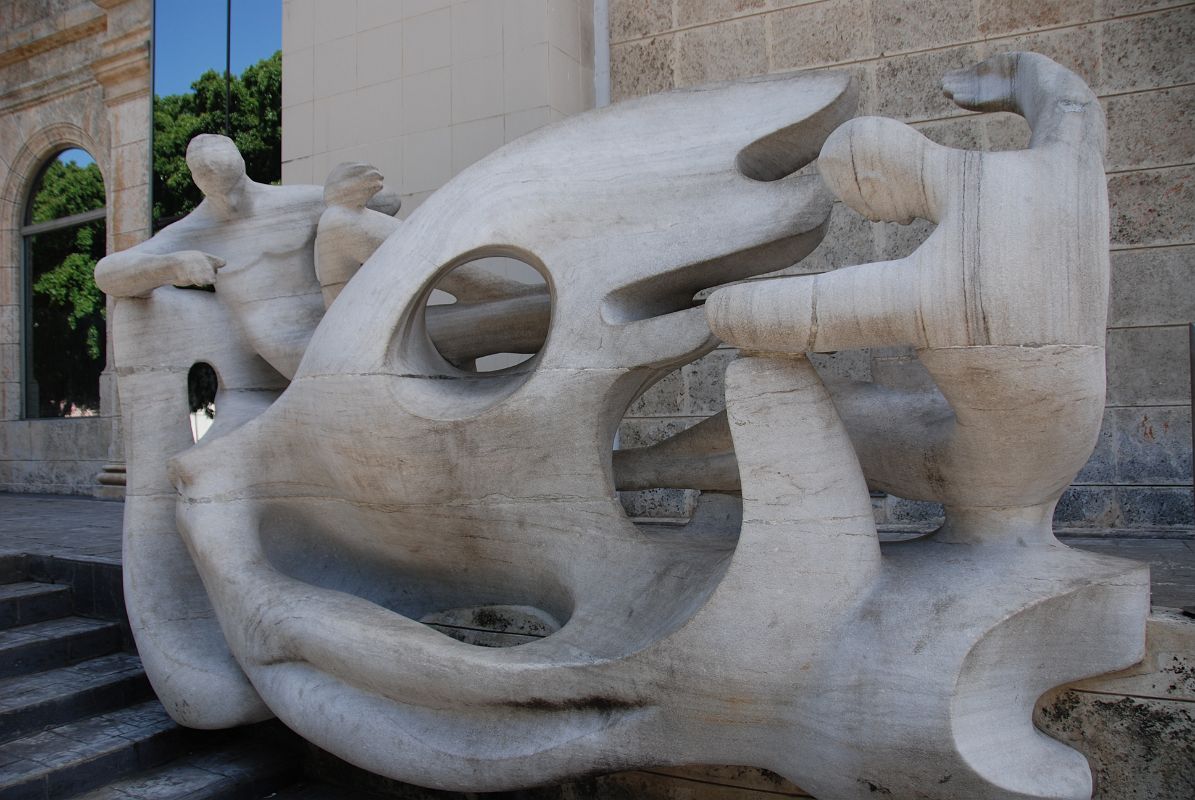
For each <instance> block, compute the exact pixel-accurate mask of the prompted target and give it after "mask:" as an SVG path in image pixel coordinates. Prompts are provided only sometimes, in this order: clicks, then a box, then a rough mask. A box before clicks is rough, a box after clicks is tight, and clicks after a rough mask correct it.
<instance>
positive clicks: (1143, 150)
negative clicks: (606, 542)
mask: <svg viewBox="0 0 1195 800" xmlns="http://www.w3.org/2000/svg"><path fill="white" fill-rule="evenodd" d="M609 25H610V42H611V45H610V72H611V91H612V96H613V99H614V100H615V101H618V100H619V99H625V98H628V97H634V96H638V95H642V94H648V93H651V92H656V91H662V90H664V89H669V88H673V87H679V86H689V85H692V84H696V83H700V82H702V81H709V80H723V79H731V78H739V77H745V76H748V75H756V74H761V73H766V72H779V71H785V70H791V69H806V68H809V69H824V68H841V69H847V70H850V71H851V72H852V73H854V74H855V76H856V77H857V79H858V80H859V83H860V86H861V88H862V101H861V106H862V107H861V109H860V111H861V113H864V114H880V115H885V116H893V117H897V118H899V119H902V120H905V121H908V122H910V123H912V124H913V125H914V126H915V127H917V128H918V129H920V130H921V131H922V132H923V133H925V134H926V135H927V136H929V137H930V138H932V139H934V140H936V141H938V142H940V143H942V144H947V145H953V146H958V147H971V148H982V149H1009V148H1014V147H1020V146H1023V144H1024V143H1025V141H1026V139H1027V132H1028V129H1027V127H1026V125H1025V124H1024V122H1023V121H1022V120H1021V119H1020V118H1018V117H1014V116H1013V115H1011V114H993V115H982V116H981V115H976V114H970V113H968V112H964V111H962V110H961V109H959V108H957V107H955V106H954V105H953V104H951V103H950V102H949V101H948V100H947V99H946V98H945V97H943V96H942V93H941V91H940V90H939V89H938V85H939V80H940V78H941V76H942V74H943V73H944V72H945V71H947V70H950V69H953V68H955V67H960V66H965V65H968V64H971V63H974V62H976V61H978V60H980V59H982V58H984V57H986V56H987V55H989V54H991V53H994V52H999V51H1005V50H1036V51H1038V52H1040V53H1044V54H1046V55H1048V56H1050V57H1052V58H1054V59H1055V60H1057V61H1059V62H1060V63H1062V64H1064V65H1066V66H1067V67H1070V68H1071V69H1073V70H1075V71H1076V72H1078V73H1079V74H1080V75H1081V76H1082V77H1083V78H1085V79H1086V80H1087V81H1088V82H1089V83H1090V84H1091V86H1092V87H1093V88H1094V89H1095V91H1096V92H1097V93H1098V94H1099V95H1100V98H1101V100H1102V102H1103V104H1104V107H1105V109H1106V110H1107V112H1108V128H1109V148H1108V160H1107V167H1108V173H1109V176H1108V184H1109V190H1110V192H1109V193H1110V196H1111V203H1112V250H1113V253H1112V265H1113V286H1112V304H1111V311H1110V314H1109V320H1108V323H1109V329H1108V409H1107V412H1106V414H1105V419H1104V430H1103V433H1102V434H1101V437H1100V441H1099V445H1098V447H1097V449H1096V452H1095V455H1094V456H1093V457H1092V459H1091V462H1090V463H1089V464H1088V466H1087V468H1086V469H1085V470H1084V471H1083V473H1082V474H1080V476H1079V478H1078V481H1077V484H1076V486H1075V487H1074V488H1072V489H1071V491H1070V492H1069V493H1068V494H1067V496H1066V497H1064V498H1063V502H1062V503H1061V504H1060V506H1059V513H1058V516H1057V518H1056V519H1057V522H1058V523H1059V524H1060V525H1064V526H1076V527H1083V526H1094V527H1134V528H1152V527H1169V526H1186V527H1189V526H1190V525H1191V524H1192V523H1193V522H1195V511H1193V509H1192V495H1191V416H1190V405H1189V403H1190V394H1189V392H1190V377H1189V372H1188V359H1187V345H1186V338H1187V337H1186V331H1185V329H1184V328H1183V327H1181V326H1182V325H1184V324H1185V323H1187V322H1189V321H1191V320H1192V319H1193V318H1195V288H1193V287H1195V5H1193V4H1191V3H1179V2H1167V0H1152V1H1151V0H820V1H817V2H790V1H789V2H786V1H785V0H610V20H609ZM928 230H929V226H928V225H927V224H924V223H921V224H914V225H913V226H909V227H902V226H899V225H883V224H881V225H873V224H870V223H868V222H866V221H865V220H863V219H862V218H861V217H859V216H858V215H856V214H854V213H853V212H851V211H850V210H849V209H847V208H845V207H843V206H841V205H839V206H838V207H836V209H835V213H834V217H833V222H832V225H831V229H830V232H829V234H828V236H827V239H826V242H825V243H824V244H823V245H822V247H821V248H820V249H819V250H818V251H817V252H816V253H814V254H813V255H812V256H811V257H810V258H809V259H808V260H807V261H806V262H805V263H803V264H802V265H801V267H800V271H806V272H815V271H820V270H824V269H832V268H834V267H838V266H844V265H848V264H856V263H860V262H864V261H874V260H878V259H885V258H895V257H899V256H903V255H905V254H907V253H909V252H910V251H911V250H912V249H913V248H914V247H915V246H916V245H917V244H918V243H920V242H921V241H922V240H923V239H924V237H925V235H926V234H927V232H928ZM724 357H725V356H716V357H715V360H722V359H723V358H724ZM905 357H907V356H906V355H905V354H902V353H900V352H895V351H890V352H874V353H872V354H871V358H870V359H867V358H865V357H864V354H861V353H855V354H840V356H838V357H837V360H838V362H839V368H840V369H843V370H845V371H846V372H848V373H849V374H852V375H855V376H857V377H861V378H868V377H875V378H877V379H882V378H883V377H884V376H885V374H886V368H887V367H888V366H890V365H891V364H892V359H901V358H905ZM711 380H713V377H712V373H710V372H709V371H705V372H698V373H697V374H694V372H693V369H692V368H690V370H689V374H687V375H686V376H684V378H683V380H672V381H666V382H665V383H663V384H661V386H660V387H659V388H658V389H656V390H654V391H653V392H652V393H650V394H649V396H648V397H646V398H645V399H644V401H642V402H641V403H639V404H638V405H637V406H636V407H635V408H634V409H632V415H631V417H630V418H629V419H628V420H627V422H626V423H624V426H623V430H624V441H628V442H633V443H635V444H645V443H649V442H652V441H655V440H657V439H659V438H660V437H662V436H663V435H665V434H666V433H668V432H672V431H675V430H677V429H679V428H682V427H684V426H686V425H688V424H692V423H693V422H695V421H696V420H697V419H699V418H700V417H701V416H703V415H705V414H707V413H709V412H710V410H711V409H712V408H714V406H712V405H711V404H710V403H709V402H708V399H707V398H705V395H704V394H703V392H704V390H699V391H698V392H696V393H695V392H694V389H693V385H694V384H696V385H697V386H698V387H701V386H704V385H706V384H708V383H709V382H710V381H711ZM670 502H671V505H672V506H673V507H677V506H678V501H677V499H676V498H672V499H671V501H670ZM657 505H658V503H657ZM665 505H668V503H665ZM878 511H879V514H880V518H881V520H882V521H887V522H897V523H899V522H906V521H907V522H917V521H919V520H921V519H923V518H924V516H923V515H924V513H925V510H924V509H923V508H921V507H918V506H917V505H916V504H910V503H906V502H903V501H898V500H896V499H894V498H889V499H888V500H886V501H884V503H883V505H882V507H880V508H879V509H878Z"/></svg>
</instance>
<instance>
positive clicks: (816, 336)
mask: <svg viewBox="0 0 1195 800" xmlns="http://www.w3.org/2000/svg"><path fill="white" fill-rule="evenodd" d="M943 86H944V88H945V90H946V92H947V94H948V95H949V96H951V97H952V98H953V99H954V101H955V102H956V103H958V104H959V105H961V106H963V107H964V108H971V109H976V110H987V109H1010V108H1011V109H1015V110H1017V111H1018V112H1019V113H1021V114H1023V115H1025V116H1026V117H1027V118H1028V119H1029V121H1030V124H1031V125H1032V127H1033V130H1034V138H1033V141H1032V144H1031V147H1030V148H1029V149H1028V150H1022V151H1016V152H1009V153H980V152H975V151H965V150H954V149H951V148H945V147H942V146H940V145H936V144H934V143H932V142H930V141H929V140H928V139H926V138H924V137H923V136H922V135H921V134H919V133H916V132H915V131H914V130H913V129H912V128H910V127H908V126H905V125H902V124H900V123H897V122H895V121H893V120H887V119H881V118H861V119H857V120H852V121H851V122H849V123H847V124H846V125H844V126H843V127H842V128H840V129H839V130H838V131H835V133H834V134H833V135H832V136H831V137H830V139H829V140H828V141H827V143H826V145H825V146H824V147H823V149H822V154H821V157H820V159H819V161H818V168H819V171H820V172H821V173H822V175H823V177H824V178H825V179H826V181H827V184H828V185H829V186H830V188H831V189H832V190H833V191H834V192H835V194H837V195H838V196H839V197H840V198H841V199H842V200H843V201H844V202H845V203H846V204H847V205H849V206H851V207H852V208H854V209H855V210H857V211H858V212H859V213H861V214H863V215H864V216H867V217H868V218H870V219H873V220H890V221H896V222H903V223H908V222H910V221H912V220H913V219H915V218H920V219H928V220H930V221H932V222H935V223H937V227H936V228H935V230H934V232H933V233H932V234H931V235H930V237H929V238H928V240H926V241H925V243H924V244H922V245H921V246H920V247H919V248H918V249H917V250H916V251H914V252H913V254H912V255H910V256H908V257H907V258H903V259H899V260H895V261H887V262H876V263H871V264H861V265H857V266H852V267H846V268H843V269H839V270H836V271H834V272H828V273H825V274H822V275H819V276H814V277H803V276H795V277H790V278H781V279H776V280H773V281H766V282H762V281H761V282H755V283H752V284H747V285H740V286H734V287H730V288H727V289H722V290H719V291H717V292H715V293H714V294H713V295H711V297H710V299H709V301H707V304H706V308H707V309H708V311H709V314H710V321H711V325H712V327H713V329H714V330H715V332H716V333H718V334H719V336H721V337H722V338H723V339H724V340H726V341H728V342H729V343H731V344H734V345H737V346H739V347H743V348H750V349H754V350H767V351H793V352H803V351H806V350H808V351H813V352H819V351H820V352H825V351H833V350H842V349H850V348H858V347H867V346H884V345H889V346H890V345H912V346H914V347H916V348H917V349H918V356H919V359H920V361H921V363H922V364H923V365H924V366H925V368H926V369H927V370H928V371H929V373H930V375H932V376H933V379H934V381H935V382H936V384H937V387H938V388H939V389H940V391H941V395H936V393H934V394H925V395H921V394H917V393H909V392H899V391H895V390H888V389H883V388H881V387H877V386H873V385H861V386H858V387H854V388H851V389H850V390H845V389H844V390H842V391H839V392H836V394H835V402H836V404H837V405H838V408H839V411H840V413H842V414H843V416H844V418H846V420H847V425H848V428H849V429H850V430H851V433H852V440H853V441H854V443H855V447H856V449H857V450H858V451H859V457H860V460H861V462H862V464H863V469H864V473H865V474H866V475H867V476H868V480H869V482H870V483H871V485H872V486H873V487H876V488H880V489H883V490H884V491H887V492H890V493H892V494H895V495H898V496H900V497H905V498H912V499H921V500H933V501H938V502H942V503H944V504H945V505H946V511H947V514H946V525H945V527H944V528H943V529H942V531H940V532H939V536H940V537H941V538H943V539H946V540H951V541H983V540H996V541H1001V540H1004V541H1009V540H1012V541H1021V542H1028V541H1037V542H1043V543H1048V542H1052V541H1054V538H1053V533H1052V529H1051V517H1052V513H1053V510H1054V506H1055V504H1056V503H1057V501H1058V498H1059V496H1060V495H1061V494H1062V492H1063V490H1064V489H1065V488H1066V487H1067V485H1068V484H1069V483H1070V481H1071V480H1072V479H1073V478H1074V476H1075V474H1076V473H1077V472H1078V471H1079V469H1080V468H1082V466H1083V463H1084V462H1085V461H1086V459H1087V457H1088V456H1089V455H1090V453H1091V449H1092V446H1093V444H1094V442H1095V437H1096V435H1097V434H1098V431H1099V427H1100V421H1101V417H1102V410H1103V404H1104V394H1105V379H1104V352H1103V344H1104V325H1105V319H1106V316H1107V304H1108V280H1109V262H1108V250H1107V238H1106V237H1107V225H1108V211H1107V199H1106V198H1107V195H1106V189H1105V184H1104V175H1103V154H1104V148H1105V132H1104V115H1103V111H1102V109H1101V108H1100V106H1099V102H1098V101H1097V100H1096V99H1095V96H1094V95H1093V94H1092V93H1091V91H1090V90H1089V89H1088V88H1087V86H1086V85H1085V84H1084V83H1083V82H1082V81H1081V80H1080V79H1079V78H1078V77H1077V76H1075V75H1074V73H1071V72H1070V71H1068V70H1066V69H1064V68H1063V67H1061V66H1059V65H1058V64H1056V63H1054V62H1053V61H1050V60H1049V59H1047V58H1045V57H1044V56H1040V55H1036V54H1026V53H1017V54H1006V55H1000V56H995V57H993V58H992V59H989V60H987V61H985V62H983V63H982V64H980V65H978V66H976V67H974V68H971V69H969V70H962V71H958V72H953V73H950V74H948V75H947V76H946V78H945V79H944V81H943ZM1075 186H1080V187H1082V188H1081V189H1079V190H1075V189H1074V188H1073V187H1075Z"/></svg>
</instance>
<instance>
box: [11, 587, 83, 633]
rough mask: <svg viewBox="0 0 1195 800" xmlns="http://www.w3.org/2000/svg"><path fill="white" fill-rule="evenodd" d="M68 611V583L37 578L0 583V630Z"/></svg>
mask: <svg viewBox="0 0 1195 800" xmlns="http://www.w3.org/2000/svg"><path fill="white" fill-rule="evenodd" d="M70 613H71V590H70V587H68V586H56V585H54V584H52V583H38V582H36V581H17V582H14V583H8V584H4V585H0V629H8V628H15V627H17V626H19V625H32V624H34V623H36V622H45V621H46V620H51V619H58V618H59V617H65V616H67V615H69V614H70Z"/></svg>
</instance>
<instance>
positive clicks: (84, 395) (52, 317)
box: [28, 159, 105, 416]
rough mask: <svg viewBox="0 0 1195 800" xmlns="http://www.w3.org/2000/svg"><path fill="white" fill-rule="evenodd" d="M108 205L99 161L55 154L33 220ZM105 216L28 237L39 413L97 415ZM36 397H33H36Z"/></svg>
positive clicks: (37, 194) (38, 191)
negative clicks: (99, 265)
mask: <svg viewBox="0 0 1195 800" xmlns="http://www.w3.org/2000/svg"><path fill="white" fill-rule="evenodd" d="M103 207H104V179H103V177H102V176H101V175H100V170H99V167H97V166H96V165H95V164H94V163H91V164H88V165H86V166H80V165H78V164H75V163H72V162H70V161H65V160H59V159H55V160H54V161H51V162H50V163H49V164H48V165H47V166H46V168H45V170H43V172H42V175H41V179H40V181H39V183H38V185H37V188H36V190H35V191H34V194H33V197H32V198H31V200H30V207H29V221H30V222H32V223H38V222H49V221H50V220H54V219H60V218H62V217H69V216H71V215H74V214H81V213H83V212H84V211H91V210H94V209H97V208H103ZM104 240H105V227H104V222H103V221H102V220H96V221H93V222H87V223H84V224H82V225H76V226H74V227H70V228H62V229H59V230H53V231H47V232H45V233H39V234H36V235H34V236H31V237H29V241H28V253H29V261H30V263H29V275H30V280H31V283H32V285H31V286H30V292H31V295H32V298H31V299H32V306H31V308H30V309H29V314H30V325H31V327H32V333H33V341H32V342H31V347H32V364H31V366H32V376H31V377H32V379H33V382H34V384H35V385H36V400H35V403H36V409H35V408H32V407H31V408H30V409H29V411H30V412H31V413H36V414H37V415H38V416H60V415H63V414H77V413H95V412H96V410H98V407H99V385H98V378H99V373H100V370H102V369H103V366H104V365H103V361H104V296H103V294H101V293H100V290H99V289H98V288H96V285H95V278H94V272H95V264H96V261H98V260H99V259H100V258H102V257H103V255H104V249H105V241H104ZM30 399H31V401H33V399H34V398H33V395H31V398H30Z"/></svg>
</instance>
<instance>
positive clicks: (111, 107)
mask: <svg viewBox="0 0 1195 800" xmlns="http://www.w3.org/2000/svg"><path fill="white" fill-rule="evenodd" d="M151 16H152V0H94V2H89V1H88V0H5V1H4V2H2V3H0V192H2V195H0V491H35V492H53V493H62V494H93V493H103V492H104V491H106V490H105V488H104V487H105V486H110V487H113V488H115V489H116V490H117V491H119V486H120V485H121V484H122V482H123V478H122V472H121V467H120V465H119V462H120V436H119V416H118V412H117V409H116V392H115V383H116V382H115V380H114V379H113V376H112V375H111V372H110V370H108V369H107V368H106V364H107V361H106V355H107V352H108V350H107V348H106V347H105V346H104V345H105V341H104V339H105V338H106V337H105V336H104V333H103V327H102V323H101V324H99V325H98V327H97V328H96V334H97V336H98V339H99V341H97V342H95V343H94V352H93V356H94V357H96V358H98V359H99V360H100V364H99V365H96V366H95V367H94V372H95V373H96V374H93V375H89V376H88V379H89V380H90V381H92V382H95V381H96V380H97V379H98V384H99V385H98V387H89V388H88V389H86V390H84V391H83V394H85V395H88V396H92V397H98V402H95V403H91V402H89V403H85V404H82V405H76V404H74V403H72V402H70V401H69V399H68V398H67V397H66V395H65V394H62V392H61V390H60V387H52V386H51V385H50V384H52V383H53V381H52V380H47V378H49V377H50V375H49V372H50V371H51V370H50V367H51V366H52V365H48V364H47V363H46V362H47V361H52V360H54V359H55V356H56V354H55V353H54V352H53V350H54V342H52V341H51V342H49V343H47V342H44V341H43V342H35V340H36V339H37V338H38V337H39V336H43V335H49V334H48V332H47V331H46V327H47V326H45V325H44V322H45V320H44V319H39V318H36V316H35V310H37V309H35V308H34V305H35V301H34V299H33V295H34V292H33V286H32V284H33V283H35V278H36V277H37V276H38V275H39V274H40V273H39V270H41V269H42V267H43V265H42V264H34V263H32V262H33V261H34V260H35V259H34V258H33V256H34V255H36V253H37V248H38V240H39V239H40V238H42V237H46V236H49V235H51V234H53V233H54V232H55V231H63V230H70V229H71V223H72V222H75V221H77V220H79V219H82V218H84V217H86V218H87V219H89V220H92V221H94V222H96V223H99V224H98V225H97V226H96V230H97V231H102V233H101V234H99V235H100V236H101V237H102V239H103V240H104V241H103V245H102V250H104V249H106V250H107V251H113V250H120V249H123V248H125V247H129V246H130V245H133V244H135V243H137V242H139V241H141V240H142V239H144V238H145V237H147V236H148V235H149V225H150V222H149V136H150V101H151V98H150V49H149V44H150V24H151ZM80 150H81V151H84V152H85V153H86V154H87V156H89V157H90V159H93V160H94V164H95V166H96V167H97V168H98V170H99V174H100V176H102V181H103V201H102V203H101V204H100V207H99V209H92V210H91V211H92V213H91V214H90V216H89V215H88V214H86V213H85V214H82V215H77V216H75V215H72V216H70V217H67V218H64V219H59V220H53V221H48V222H42V223H38V222H35V217H34V215H33V213H32V206H33V204H34V201H35V199H36V198H35V195H36V194H37V192H38V191H39V188H40V183H41V179H42V178H43V176H44V175H45V174H46V171H47V169H48V168H49V166H50V165H51V164H52V163H53V162H55V160H56V159H57V158H58V157H59V156H60V154H62V153H64V151H72V152H77V151H80ZM100 209H102V211H101V210H100ZM97 217H98V218H97ZM84 224H86V223H84ZM102 250H101V251H100V253H99V254H100V255H102ZM42 310H47V309H42ZM74 322H75V321H74V320H72V323H74ZM35 344H36V345H40V346H36V347H35ZM47 344H48V345H49V346H48V347H47V346H45V345H47ZM57 355H58V356H62V355H65V354H61V353H60V354H57ZM101 370H102V371H101ZM39 383H40V389H41V390H42V391H40V393H39ZM56 388H57V389H59V391H57V392H56V391H55V389H56ZM48 394H56V395H58V394H62V396H61V397H57V396H56V397H47V395H48Z"/></svg>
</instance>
